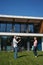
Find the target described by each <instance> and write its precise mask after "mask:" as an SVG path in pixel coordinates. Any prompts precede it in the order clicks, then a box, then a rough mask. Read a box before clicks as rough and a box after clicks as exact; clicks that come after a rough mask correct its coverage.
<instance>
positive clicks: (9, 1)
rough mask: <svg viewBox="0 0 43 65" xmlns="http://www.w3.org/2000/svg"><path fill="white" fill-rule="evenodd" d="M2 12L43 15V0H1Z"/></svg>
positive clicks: (5, 13)
mask: <svg viewBox="0 0 43 65" xmlns="http://www.w3.org/2000/svg"><path fill="white" fill-rule="evenodd" d="M0 14H4V15H17V16H38V17H43V0H0Z"/></svg>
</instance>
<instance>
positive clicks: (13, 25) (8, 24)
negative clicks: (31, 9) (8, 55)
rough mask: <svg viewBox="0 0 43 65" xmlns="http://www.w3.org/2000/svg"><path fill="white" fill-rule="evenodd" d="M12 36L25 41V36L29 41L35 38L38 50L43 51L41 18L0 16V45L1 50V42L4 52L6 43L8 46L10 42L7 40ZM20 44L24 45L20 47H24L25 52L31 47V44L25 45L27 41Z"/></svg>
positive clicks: (42, 24)
mask: <svg viewBox="0 0 43 65" xmlns="http://www.w3.org/2000/svg"><path fill="white" fill-rule="evenodd" d="M13 35H17V36H21V37H22V38H23V37H24V36H25V37H26V38H25V37H24V38H25V39H27V36H28V37H29V39H30V38H31V37H34V36H37V37H38V49H39V50H42V51H43V17H31V16H11V15H0V45H2V50H3V42H4V46H5V50H6V43H7V45H9V46H10V43H11V42H10V41H9V39H10V38H11V39H12V37H11V36H13ZM2 40H3V42H2ZM5 40H7V41H8V42H6V41H5ZM31 40H32V39H31ZM23 41H24V39H23ZM22 43H24V44H22V45H24V47H25V48H26V49H27V50H30V47H31V46H32V45H31V43H29V42H28V43H27V41H24V42H22ZM26 43H27V44H26ZM22 45H21V46H22Z"/></svg>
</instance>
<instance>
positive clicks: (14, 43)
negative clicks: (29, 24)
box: [13, 38, 18, 48]
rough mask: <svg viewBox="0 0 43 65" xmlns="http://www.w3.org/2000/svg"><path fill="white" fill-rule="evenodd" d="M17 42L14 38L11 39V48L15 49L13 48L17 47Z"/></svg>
mask: <svg viewBox="0 0 43 65" xmlns="http://www.w3.org/2000/svg"><path fill="white" fill-rule="evenodd" d="M17 43H18V42H17V41H16V39H15V38H13V47H14V48H15V47H17Z"/></svg>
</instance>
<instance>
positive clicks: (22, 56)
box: [18, 55, 28, 58]
mask: <svg viewBox="0 0 43 65" xmlns="http://www.w3.org/2000/svg"><path fill="white" fill-rule="evenodd" d="M26 56H28V55H21V56H19V57H18V58H20V57H26Z"/></svg>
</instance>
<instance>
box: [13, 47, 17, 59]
mask: <svg viewBox="0 0 43 65" xmlns="http://www.w3.org/2000/svg"><path fill="white" fill-rule="evenodd" d="M14 58H15V59H16V58H17V47H15V48H14Z"/></svg>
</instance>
